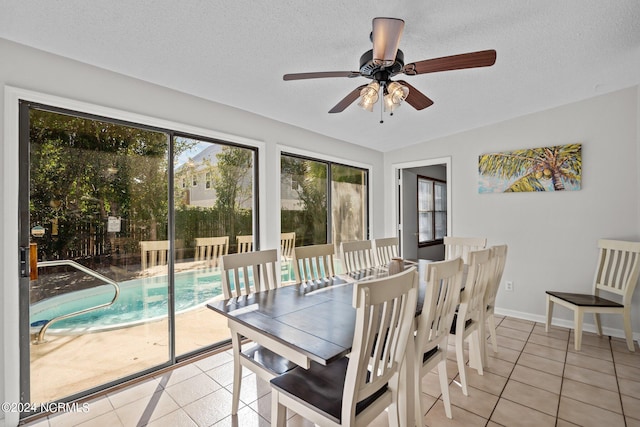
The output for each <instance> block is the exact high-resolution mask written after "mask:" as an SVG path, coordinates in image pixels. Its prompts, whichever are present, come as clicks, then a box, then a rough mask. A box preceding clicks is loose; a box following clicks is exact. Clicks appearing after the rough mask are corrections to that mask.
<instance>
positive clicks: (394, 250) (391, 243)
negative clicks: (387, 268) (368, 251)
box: [373, 237, 400, 265]
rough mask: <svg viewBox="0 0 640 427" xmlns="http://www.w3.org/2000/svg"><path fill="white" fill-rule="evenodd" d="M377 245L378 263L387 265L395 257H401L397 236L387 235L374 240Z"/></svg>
mask: <svg viewBox="0 0 640 427" xmlns="http://www.w3.org/2000/svg"><path fill="white" fill-rule="evenodd" d="M373 243H374V245H375V247H376V257H377V265H387V264H389V262H391V260H392V259H393V258H398V257H399V252H398V245H399V244H400V242H399V239H398V238H397V237H385V238H382V239H375V240H374V241H373Z"/></svg>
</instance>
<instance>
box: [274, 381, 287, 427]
mask: <svg viewBox="0 0 640 427" xmlns="http://www.w3.org/2000/svg"><path fill="white" fill-rule="evenodd" d="M279 396H280V392H278V391H277V390H274V389H273V387H272V388H271V425H272V426H273V427H285V425H286V422H287V408H286V407H285V406H284V405H281V404H280V399H279Z"/></svg>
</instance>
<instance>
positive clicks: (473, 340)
mask: <svg viewBox="0 0 640 427" xmlns="http://www.w3.org/2000/svg"><path fill="white" fill-rule="evenodd" d="M481 330H482V328H481V327H480V326H478V328H477V329H476V330H475V331H473V332H472V333H471V335H469V367H471V368H473V369H475V370H476V371H478V375H484V371H483V369H482V343H481V342H480V331H481Z"/></svg>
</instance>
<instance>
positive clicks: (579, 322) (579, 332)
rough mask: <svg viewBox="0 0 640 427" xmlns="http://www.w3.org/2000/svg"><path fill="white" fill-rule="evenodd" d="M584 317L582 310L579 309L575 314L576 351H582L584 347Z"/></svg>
mask: <svg viewBox="0 0 640 427" xmlns="http://www.w3.org/2000/svg"><path fill="white" fill-rule="evenodd" d="M583 317H584V315H583V313H582V310H580V309H577V310H575V313H574V319H573V321H574V324H575V330H574V335H575V337H574V342H575V349H576V351H580V347H581V346H582V318H583Z"/></svg>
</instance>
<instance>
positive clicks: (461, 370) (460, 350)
mask: <svg viewBox="0 0 640 427" xmlns="http://www.w3.org/2000/svg"><path fill="white" fill-rule="evenodd" d="M458 329H461V330H460V331H456V359H457V361H458V374H459V375H460V383H461V384H462V394H464V395H465V396H469V390H468V389H467V375H466V372H465V363H464V336H463V334H464V330H463V329H462V328H458Z"/></svg>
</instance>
